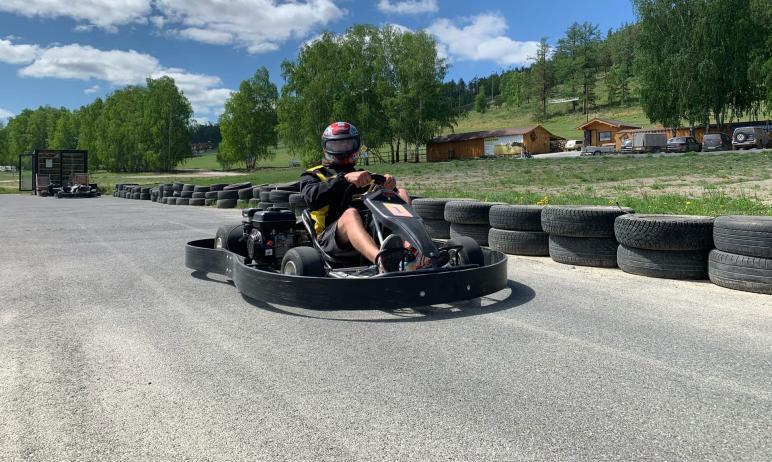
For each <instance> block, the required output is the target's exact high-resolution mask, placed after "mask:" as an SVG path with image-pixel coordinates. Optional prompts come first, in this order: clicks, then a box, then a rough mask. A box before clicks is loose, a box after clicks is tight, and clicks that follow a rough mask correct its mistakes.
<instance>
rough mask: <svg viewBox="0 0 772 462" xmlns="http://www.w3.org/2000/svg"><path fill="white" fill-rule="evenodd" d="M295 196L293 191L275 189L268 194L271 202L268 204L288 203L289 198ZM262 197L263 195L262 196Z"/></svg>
mask: <svg viewBox="0 0 772 462" xmlns="http://www.w3.org/2000/svg"><path fill="white" fill-rule="evenodd" d="M293 194H295V193H294V192H292V191H285V190H282V189H274V190H273V191H271V192H269V193H268V197H269V201H268V202H274V203H277V202H278V203H288V202H289V197H290V196H291V195H293ZM261 196H262V194H261Z"/></svg>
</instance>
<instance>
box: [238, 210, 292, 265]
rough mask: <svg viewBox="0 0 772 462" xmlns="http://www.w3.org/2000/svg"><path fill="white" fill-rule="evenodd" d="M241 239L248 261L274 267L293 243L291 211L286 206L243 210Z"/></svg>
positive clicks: (279, 262)
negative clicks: (244, 244) (242, 236)
mask: <svg viewBox="0 0 772 462" xmlns="http://www.w3.org/2000/svg"><path fill="white" fill-rule="evenodd" d="M242 215H243V217H244V218H243V220H242V222H243V224H244V241H245V242H246V245H247V254H248V257H249V260H251V261H252V262H254V263H256V264H257V265H258V266H273V267H275V268H278V267H279V265H280V264H281V261H282V259H283V258H284V254H286V253H287V251H288V250H289V249H291V248H293V247H295V246H296V243H297V236H296V233H295V214H294V213H293V212H291V211H289V210H286V209H277V208H271V209H268V210H260V209H254V208H252V209H244V212H242Z"/></svg>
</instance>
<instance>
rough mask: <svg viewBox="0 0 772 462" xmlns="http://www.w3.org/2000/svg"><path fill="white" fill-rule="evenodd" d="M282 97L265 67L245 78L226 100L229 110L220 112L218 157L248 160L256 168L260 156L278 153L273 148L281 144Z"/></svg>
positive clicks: (266, 156) (230, 160) (248, 164)
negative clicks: (279, 115)
mask: <svg viewBox="0 0 772 462" xmlns="http://www.w3.org/2000/svg"><path fill="white" fill-rule="evenodd" d="M278 97H279V95H278V91H277V90H276V85H274V84H273V83H271V81H270V79H269V76H268V70H267V69H266V68H265V67H261V68H260V69H258V70H257V71H256V72H255V75H254V76H252V78H251V79H249V80H244V81H243V82H241V85H239V91H237V92H235V93H233V94H231V96H230V98H228V100H227V101H226V102H225V111H224V112H223V113H222V115H221V116H220V131H221V133H222V143H220V149H219V152H218V154H217V159H218V161H222V162H224V163H225V164H234V163H237V162H244V165H245V167H246V168H247V169H254V168H255V164H256V163H257V161H258V160H261V159H270V158H273V157H274V156H275V154H276V153H275V152H274V151H272V150H271V149H270V148H271V147H276V144H277V131H276V126H277V123H278V121H277V116H276V104H277V101H278Z"/></svg>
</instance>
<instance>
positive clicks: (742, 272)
mask: <svg viewBox="0 0 772 462" xmlns="http://www.w3.org/2000/svg"><path fill="white" fill-rule="evenodd" d="M708 277H709V278H710V281H711V282H712V283H713V284H716V285H717V286H721V287H726V288H727V289H734V290H742V291H745V292H756V293H760V294H772V258H759V257H749V256H746V255H737V254H733V253H729V252H724V251H722V250H711V252H710V255H709V256H708Z"/></svg>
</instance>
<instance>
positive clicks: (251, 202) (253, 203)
mask: <svg viewBox="0 0 772 462" xmlns="http://www.w3.org/2000/svg"><path fill="white" fill-rule="evenodd" d="M259 203H260V199H255V198H254V197H253V198H252V199H250V200H249V207H250V208H257V204H259Z"/></svg>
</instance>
